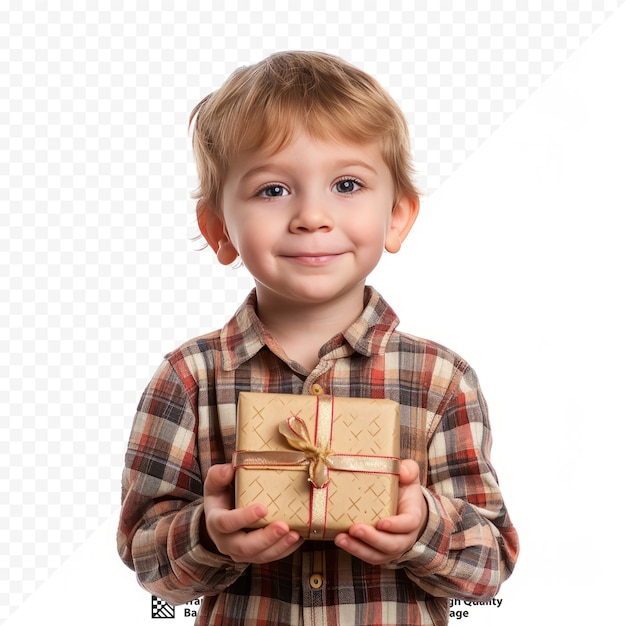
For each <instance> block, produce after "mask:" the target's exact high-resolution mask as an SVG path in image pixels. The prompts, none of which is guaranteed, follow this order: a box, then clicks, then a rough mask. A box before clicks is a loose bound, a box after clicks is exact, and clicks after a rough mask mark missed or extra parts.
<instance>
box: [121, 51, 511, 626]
mask: <svg viewBox="0 0 626 626" xmlns="http://www.w3.org/2000/svg"><path fill="white" fill-rule="evenodd" d="M194 119H195V128H194V133H193V144H194V150H195V154H196V158H197V163H198V170H199V175H200V188H199V191H198V195H197V197H198V210H197V215H198V224H199V227H200V231H201V232H202V235H203V236H204V238H205V239H206V241H207V242H208V244H209V246H210V247H211V248H212V249H213V250H214V251H215V253H216V254H217V258H218V261H219V262H220V263H223V264H231V263H233V262H234V261H235V260H236V259H238V258H240V259H241V261H242V262H243V264H244V265H245V267H246V268H247V269H248V270H249V271H250V272H251V274H252V275H253V277H254V280H255V285H256V288H255V290H254V291H253V292H252V293H251V294H250V295H249V297H248V299H247V300H246V302H245V303H244V304H243V305H242V306H241V307H240V308H239V310H238V311H237V312H236V314H235V316H234V317H233V318H232V319H231V320H230V321H229V322H228V323H227V324H226V326H225V327H224V328H223V329H221V330H220V331H216V332H213V333H210V334H208V335H205V336H203V337H200V338H198V339H194V340H192V341H190V342H187V343H185V344H184V345H183V346H182V347H180V348H179V349H178V350H175V351H174V352H172V353H170V354H169V355H167V356H166V358H165V360H164V362H163V363H162V365H161V367H160V368H159V370H158V371H157V373H156V375H155V376H154V378H153V380H152V382H151V383H150V385H149V386H148V388H147V389H146V391H145V393H144V395H143V397H142V400H141V402H140V405H139V408H138V412H137V415H136V418H135V422H134V425H133V429H132V433H131V436H130V442H129V447H128V452H127V456H126V468H125V471H124V475H123V505H122V512H121V520H120V527H119V533H118V546H119V552H120V555H121V557H122V559H123V560H124V562H125V563H126V564H127V565H128V566H129V567H131V568H133V569H134V570H135V571H136V573H137V577H138V579H139V582H140V584H141V585H142V586H143V587H145V588H146V589H147V590H149V591H151V592H152V593H153V594H155V595H157V596H159V597H161V598H163V599H165V600H168V601H170V602H172V603H184V602H188V601H190V600H192V599H195V598H198V597H200V596H204V601H203V602H202V609H201V614H200V615H199V616H198V618H197V621H196V624H229V625H231V626H232V625H236V624H246V625H249V624H279V625H285V626H293V625H294V624H322V623H324V624H350V625H355V624H363V625H365V624H367V625H368V626H372V625H387V624H394V625H395V624H413V625H418V624H436V625H440V624H447V623H448V611H449V609H448V598H449V597H456V598H464V599H471V600H485V599H488V598H491V597H492V596H493V595H494V594H495V593H496V592H497V591H498V589H499V586H500V584H501V583H502V582H503V581H504V580H505V579H506V578H507V577H508V576H509V575H510V573H511V571H512V569H513V565H514V563H515V560H516V557H517V551H518V541H517V534H516V532H515V529H514V528H513V526H512V524H511V521H510V520H509V517H508V514H507V511H506V508H505V506H504V502H503V500H502V496H501V494H500V490H499V487H498V483H497V479H496V475H495V472H494V470H493V467H492V466H491V464H490V460H489V451H490V446H491V435H490V429H489V424H488V418H487V410H486V406H485V403H484V400H483V397H482V395H481V392H480V389H479V386H478V381H477V379H476V376H475V374H474V372H473V371H472V369H471V368H470V367H469V366H468V365H467V363H466V362H465V361H464V360H463V359H461V358H460V357H459V356H457V355H455V354H454V353H452V352H451V351H449V350H447V349H445V348H443V347H442V346H439V345H437V344H435V343H432V342H429V341H424V340H421V339H416V338H414V337H410V336H408V335H405V334H403V333H400V332H398V331H397V330H396V326H397V324H398V319H397V318H396V315H395V314H394V312H393V311H392V310H391V308H390V307H389V306H388V305H387V304H386V302H385V301H384V300H383V299H382V297H381V296H380V295H379V294H378V293H377V292H376V291H375V290H374V289H372V288H370V287H367V286H366V285H365V282H366V278H367V276H368V274H369V273H370V272H371V270H372V269H373V268H374V267H375V266H376V264H377V263H378V261H379V260H380V258H381V256H382V254H383V250H387V251H388V252H392V253H393V252H397V251H398V250H399V249H400V246H401V244H402V242H403V241H404V240H405V238H406V236H407V235H408V233H409V231H410V229H411V226H412V225H413V222H414V220H415V218H416V217H417V214H418V210H419V195H418V192H417V190H416V189H415V187H414V186H413V183H412V181H411V166H410V145H409V140H408V131H407V127H406V122H405V120H404V117H403V115H402V113H401V112H400V111H399V109H398V107H397V105H396V104H395V103H394V102H393V100H391V99H390V97H389V96H388V95H387V94H386V93H385V92H384V91H383V90H382V89H381V87H380V86H379V85H378V84H377V83H376V82H375V81H374V80H373V79H372V78H371V77H369V76H368V75H366V74H364V73H363V72H362V71H360V70H358V69H356V68H354V67H352V66H351V65H349V64H347V63H345V62H343V61H342V60H340V59H338V58H335V57H332V56H329V55H326V54H321V53H310V52H308V53H307V52H287V53H279V54H275V55H273V56H271V57H269V58H267V59H266V60H264V61H262V62H261V63H259V64H257V65H255V66H251V67H248V68H244V69H241V70H239V71H237V72H235V73H234V74H233V75H232V76H231V77H230V78H229V80H228V81H227V82H226V83H225V85H224V86H223V87H222V88H221V89H219V90H218V91H216V92H215V93H213V94H211V95H209V96H208V97H207V98H205V99H204V100H203V101H202V102H201V103H200V104H199V105H198V106H197V107H196V108H195V110H194V112H193V113H192V120H194ZM241 391H256V392H273V393H290V394H310V393H315V394H320V393H324V394H334V395H336V396H350V397H371V398H388V399H391V400H395V401H396V402H398V403H399V405H400V412H401V450H402V458H403V459H404V460H403V461H402V465H401V470H400V490H399V501H398V511H397V515H393V516H391V517H387V518H384V519H382V520H381V521H379V522H378V523H377V524H376V526H368V525H366V524H354V525H353V526H352V527H351V528H350V529H349V530H348V532H345V533H340V534H339V535H338V536H337V537H336V538H335V540H334V541H319V542H314V541H308V540H307V541H304V540H303V539H301V538H300V537H299V535H298V534H297V533H296V532H295V531H293V530H290V528H289V526H288V525H287V523H286V522H284V521H274V522H272V523H270V524H268V525H267V526H265V527H264V528H261V529H257V530H252V531H249V530H246V529H247V528H249V527H250V525H251V524H252V523H254V522H256V521H258V520H259V519H261V518H262V517H264V516H265V515H266V513H267V510H266V509H265V507H264V506H262V505H261V504H252V505H250V506H247V507H245V508H241V509H234V508H233V494H232V488H231V484H232V481H233V476H234V470H233V467H232V465H231V464H230V461H231V456H232V453H233V451H234V445H235V430H236V424H235V416H236V407H237V399H238V394H239V392H241ZM381 436H384V433H383V434H382V435H381Z"/></svg>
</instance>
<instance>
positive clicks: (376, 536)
mask: <svg viewBox="0 0 626 626" xmlns="http://www.w3.org/2000/svg"><path fill="white" fill-rule="evenodd" d="M409 526H410V531H413V530H414V529H413V526H414V524H409ZM348 535H349V536H350V537H352V538H354V539H357V540H358V541H360V542H361V543H363V544H365V545H366V546H367V548H371V549H373V550H374V551H376V552H379V553H382V554H386V555H396V554H397V555H399V554H404V552H406V551H407V550H408V549H409V548H410V547H411V546H412V545H413V543H414V539H413V537H412V534H411V532H404V533H396V532H385V531H381V530H379V529H378V528H375V527H374V526H368V525H366V524H354V526H352V527H351V528H350V529H349V530H348Z"/></svg>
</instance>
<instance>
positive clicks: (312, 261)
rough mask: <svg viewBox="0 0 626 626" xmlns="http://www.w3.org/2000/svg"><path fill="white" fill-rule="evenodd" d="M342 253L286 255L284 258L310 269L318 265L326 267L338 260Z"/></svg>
mask: <svg viewBox="0 0 626 626" xmlns="http://www.w3.org/2000/svg"><path fill="white" fill-rule="evenodd" d="M342 255H343V253H342V252H337V253H322V254H309V253H303V254H286V255H284V258H286V259H288V260H290V261H294V262H295V263H300V264H302V265H309V266H312V267H316V266H320V265H328V264H329V263H332V262H333V261H334V260H336V259H338V258H339V257H340V256H342Z"/></svg>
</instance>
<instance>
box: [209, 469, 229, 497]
mask: <svg viewBox="0 0 626 626" xmlns="http://www.w3.org/2000/svg"><path fill="white" fill-rule="evenodd" d="M234 475H235V471H234V469H233V466H232V464H231V463H225V464H219V465H213V466H212V467H210V468H209V471H208V472H207V475H206V478H205V480H204V495H205V497H207V496H213V495H221V494H222V493H223V492H224V490H225V489H226V488H228V486H229V485H230V484H231V483H232V482H233V478H234Z"/></svg>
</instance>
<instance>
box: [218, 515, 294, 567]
mask: <svg viewBox="0 0 626 626" xmlns="http://www.w3.org/2000/svg"><path fill="white" fill-rule="evenodd" d="M223 537H224V548H225V553H226V554H229V555H230V556H231V558H232V559H233V560H234V561H238V562H247V563H268V562H270V561H276V560H277V559H280V558H283V557H285V556H288V555H289V554H291V553H292V552H294V551H295V550H297V549H298V548H299V547H300V545H302V542H303V540H302V539H301V538H300V536H299V535H298V533H296V532H295V531H290V530H289V528H288V527H287V525H286V524H285V523H284V522H278V523H273V524H271V525H268V526H266V527H265V528H260V529H258V530H253V531H251V532H248V533H245V532H240V533H235V534H231V535H225V536H223Z"/></svg>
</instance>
